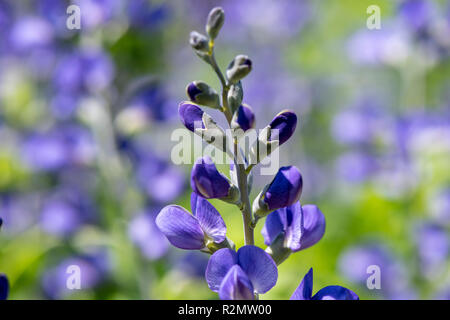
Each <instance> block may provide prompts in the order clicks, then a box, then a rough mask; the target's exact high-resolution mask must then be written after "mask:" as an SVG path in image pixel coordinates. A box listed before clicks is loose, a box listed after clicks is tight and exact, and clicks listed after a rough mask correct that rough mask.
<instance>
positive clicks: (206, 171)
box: [191, 156, 230, 199]
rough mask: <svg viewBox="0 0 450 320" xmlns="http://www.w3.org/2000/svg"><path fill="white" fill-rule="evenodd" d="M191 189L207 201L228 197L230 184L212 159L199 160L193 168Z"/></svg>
mask: <svg viewBox="0 0 450 320" xmlns="http://www.w3.org/2000/svg"><path fill="white" fill-rule="evenodd" d="M191 188H192V190H194V192H196V193H197V194H198V195H200V196H202V197H203V198H206V199H215V198H224V197H227V196H228V193H229V190H230V182H229V181H228V179H227V177H225V176H224V175H223V174H221V173H220V172H219V171H218V170H217V168H216V165H215V164H214V162H213V161H212V160H211V158H210V157H208V156H205V157H202V158H199V159H198V160H197V161H196V162H195V164H194V167H193V168H192V172H191Z"/></svg>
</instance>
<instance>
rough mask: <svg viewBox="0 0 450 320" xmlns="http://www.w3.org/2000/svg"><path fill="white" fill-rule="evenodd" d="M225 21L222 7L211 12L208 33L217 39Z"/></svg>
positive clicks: (207, 26)
mask: <svg viewBox="0 0 450 320" xmlns="http://www.w3.org/2000/svg"><path fill="white" fill-rule="evenodd" d="M224 21H225V13H224V12H223V9H222V8H220V7H215V8H214V9H212V10H211V11H210V12H209V15H208V20H207V21H206V33H207V34H208V35H209V36H210V37H211V39H213V40H214V39H215V38H216V37H217V35H218V34H219V31H220V29H221V28H222V26H223V23H224Z"/></svg>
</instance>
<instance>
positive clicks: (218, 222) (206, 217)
mask: <svg viewBox="0 0 450 320" xmlns="http://www.w3.org/2000/svg"><path fill="white" fill-rule="evenodd" d="M191 208H192V212H193V214H194V216H195V217H196V218H197V220H198V222H199V223H200V226H201V227H202V229H203V231H204V232H205V233H206V234H207V235H208V236H209V237H211V238H212V239H213V240H214V242H216V243H220V242H222V241H223V240H225V237H226V233H227V227H226V225H225V221H223V219H222V217H221V215H220V213H219V212H218V211H217V210H216V208H214V207H213V205H212V204H210V203H209V202H208V200H206V199H205V198H202V197H200V196H198V195H197V194H196V193H195V192H192V194H191Z"/></svg>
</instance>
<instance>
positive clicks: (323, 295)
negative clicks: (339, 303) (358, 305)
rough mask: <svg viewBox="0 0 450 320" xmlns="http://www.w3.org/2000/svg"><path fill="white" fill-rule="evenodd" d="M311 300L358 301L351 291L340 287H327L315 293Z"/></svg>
mask: <svg viewBox="0 0 450 320" xmlns="http://www.w3.org/2000/svg"><path fill="white" fill-rule="evenodd" d="M313 300H359V297H358V295H357V294H356V293H354V292H353V291H352V290H350V289H347V288H344V287H341V286H328V287H325V288H322V289H320V290H319V292H317V293H316V294H315V295H314V297H313Z"/></svg>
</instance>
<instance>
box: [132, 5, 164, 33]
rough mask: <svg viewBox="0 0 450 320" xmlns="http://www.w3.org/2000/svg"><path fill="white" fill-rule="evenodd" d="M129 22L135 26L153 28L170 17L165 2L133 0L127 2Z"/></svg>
mask: <svg viewBox="0 0 450 320" xmlns="http://www.w3.org/2000/svg"><path fill="white" fill-rule="evenodd" d="M127 13H128V18H129V20H130V24H131V26H133V27H136V28H155V27H158V26H160V25H161V24H163V23H164V22H165V21H167V20H168V19H169V18H170V13H171V12H170V7H169V5H168V4H167V3H152V2H149V1H146V0H133V1H130V2H128V3H127Z"/></svg>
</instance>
